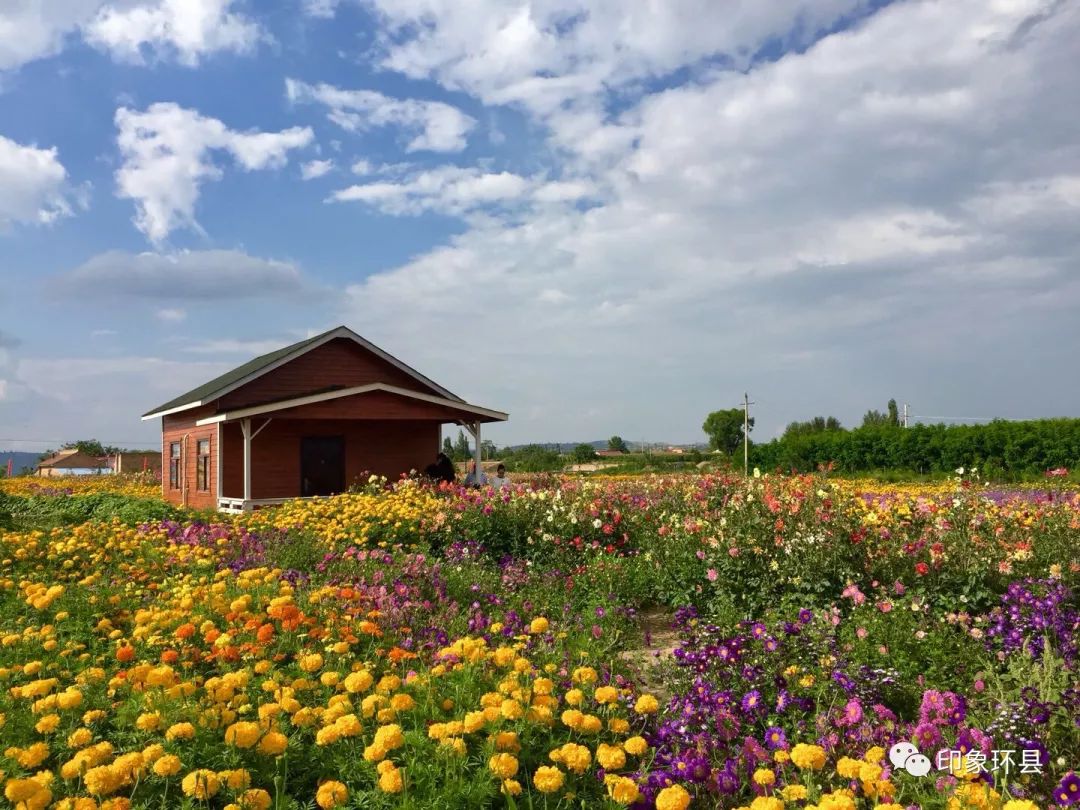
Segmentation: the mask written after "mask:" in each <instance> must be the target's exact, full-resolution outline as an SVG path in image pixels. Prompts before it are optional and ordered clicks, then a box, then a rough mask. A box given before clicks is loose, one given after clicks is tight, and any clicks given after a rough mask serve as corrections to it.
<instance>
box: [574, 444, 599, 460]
mask: <svg viewBox="0 0 1080 810" xmlns="http://www.w3.org/2000/svg"><path fill="white" fill-rule="evenodd" d="M570 458H572V459H573V460H574V461H575V462H576V463H577V464H585V463H587V462H589V461H592V460H593V459H595V458H596V450H595V449H593V446H592V445H591V444H579V445H578V446H577V447H575V448H574V449H573V450H571V451H570Z"/></svg>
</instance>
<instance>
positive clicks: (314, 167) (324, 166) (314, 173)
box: [300, 160, 334, 180]
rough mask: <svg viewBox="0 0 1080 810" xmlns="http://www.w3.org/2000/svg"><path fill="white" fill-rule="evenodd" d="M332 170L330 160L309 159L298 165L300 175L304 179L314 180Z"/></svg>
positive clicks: (332, 162)
mask: <svg viewBox="0 0 1080 810" xmlns="http://www.w3.org/2000/svg"><path fill="white" fill-rule="evenodd" d="M333 170H334V161H332V160H311V161H308V162H307V163H305V164H304V165H302V166H301V167H300V177H301V178H302V179H304V180H315V179H316V178H319V177H322V176H323V175H325V174H329V173H330V172H332V171H333Z"/></svg>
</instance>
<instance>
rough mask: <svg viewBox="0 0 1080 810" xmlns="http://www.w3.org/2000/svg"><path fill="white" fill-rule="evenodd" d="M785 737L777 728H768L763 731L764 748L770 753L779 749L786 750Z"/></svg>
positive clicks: (780, 729) (782, 731)
mask: <svg viewBox="0 0 1080 810" xmlns="http://www.w3.org/2000/svg"><path fill="white" fill-rule="evenodd" d="M787 744H788V742H787V736H786V735H785V734H784V730H783V729H782V728H780V727H779V726H769V727H768V728H767V729H765V746H766V747H767V748H768V749H769V750H770V751H777V750H779V749H781V748H787Z"/></svg>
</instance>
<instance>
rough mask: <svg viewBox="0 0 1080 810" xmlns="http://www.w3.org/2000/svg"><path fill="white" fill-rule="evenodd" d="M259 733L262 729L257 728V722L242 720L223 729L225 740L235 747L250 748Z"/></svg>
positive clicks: (260, 733)
mask: <svg viewBox="0 0 1080 810" xmlns="http://www.w3.org/2000/svg"><path fill="white" fill-rule="evenodd" d="M261 735H262V729H261V728H259V724H258V723H253V722H251V721H249V720H243V721H241V722H239V723H233V724H232V725H231V726H229V727H228V728H227V729H225V742H226V743H228V744H229V745H235V746H236V747H237V748H251V746H253V745H255V743H257V742H258V741H259V737H260V736H261Z"/></svg>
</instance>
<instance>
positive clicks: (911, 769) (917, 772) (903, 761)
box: [889, 742, 930, 776]
mask: <svg viewBox="0 0 1080 810" xmlns="http://www.w3.org/2000/svg"><path fill="white" fill-rule="evenodd" d="M889 762H891V763H892V764H893V767H894V768H897V769H900V768H903V769H904V770H905V771H907V772H908V773H910V774H911V775H912V776H926V775H927V774H928V773H930V759H929V758H928V757H925V756H923V755H922V754H920V753H919V749H918V748H916V747H915V746H914V745H912V744H911V743H909V742H899V743H897V744H896V745H894V746H893V747H892V748H890V749H889Z"/></svg>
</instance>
